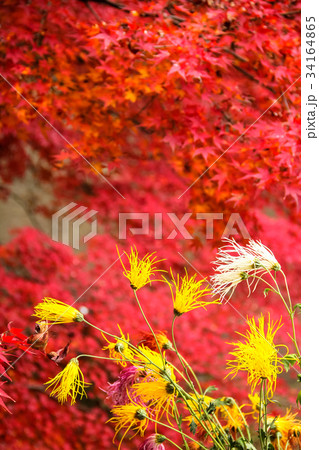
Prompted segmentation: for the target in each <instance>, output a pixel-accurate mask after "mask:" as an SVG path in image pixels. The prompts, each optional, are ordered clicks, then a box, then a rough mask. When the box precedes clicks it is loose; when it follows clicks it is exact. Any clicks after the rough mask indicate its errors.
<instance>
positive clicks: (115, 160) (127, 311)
mask: <svg viewBox="0 0 319 450" xmlns="http://www.w3.org/2000/svg"><path fill="white" fill-rule="evenodd" d="M299 8H300V4H299V2H298V1H290V0H284V1H282V2H272V1H256V2H249V3H248V2H245V1H241V0H234V1H233V2H231V3H229V2H226V1H222V0H216V1H213V0H197V1H196V0H193V1H190V0H172V1H167V0H165V1H164V0H158V1H156V2H155V1H152V0H150V1H137V0H132V1H125V2H121V1H120V0H119V1H118V2H116V1H115V2H111V1H106V0H105V1H102V0H101V1H87V2H85V1H80V0H68V1H63V0H59V1H58V0H51V1H50V2H42V1H41V0H33V1H29V2H25V1H13V0H4V1H3V2H2V3H1V6H0V16H1V28H0V36H1V39H0V58H1V77H2V78H1V91H0V95H1V109H0V116H1V125H0V126H1V128H0V151H1V160H0V175H1V179H2V182H3V183H2V186H1V191H0V194H1V198H2V200H3V201H4V202H5V201H9V200H10V199H12V198H14V199H15V200H17V201H18V202H20V203H21V199H20V198H17V196H16V194H15V190H14V186H15V183H17V181H19V180H20V181H21V183H27V180H29V181H28V186H30V183H31V185H32V190H31V191H32V193H31V194H30V195H26V196H25V197H23V201H22V203H21V206H22V207H23V209H24V211H25V213H26V215H27V216H28V218H29V220H30V222H31V224H32V227H22V228H20V229H19V230H14V235H13V237H12V240H10V241H9V242H3V244H2V245H1V247H0V262H1V265H0V280H1V300H0V301H1V317H0V327H1V328H0V331H1V332H4V331H5V330H6V329H7V325H8V323H9V322H13V323H12V326H14V327H18V328H21V329H23V330H24V333H25V334H26V335H30V334H32V333H33V332H34V326H35V320H34V318H32V317H30V316H31V314H32V312H33V306H34V305H35V304H36V303H38V302H39V301H40V300H41V299H42V298H43V297H44V296H50V297H53V298H57V299H60V300H63V301H65V302H67V303H73V302H74V301H75V300H76V299H78V301H77V304H76V306H77V307H78V308H81V307H85V308H87V309H88V317H89V320H90V321H91V322H93V323H95V324H96V325H98V326H101V327H102V328H105V329H108V330H110V331H111V332H116V330H117V324H120V326H121V328H122V329H123V330H125V331H126V332H129V333H130V336H131V337H132V339H133V340H135V342H137V341H138V339H139V333H140V332H142V331H146V326H145V324H144V322H143V318H142V317H140V316H139V315H138V314H137V309H136V305H135V304H134V301H133V297H132V294H131V290H130V287H129V285H128V283H127V280H126V279H125V278H124V277H123V275H122V269H121V266H120V263H119V262H118V261H117V262H116V263H114V262H115V261H116V260H117V258H118V256H117V252H116V245H118V246H119V248H120V250H126V251H127V250H128V249H129V247H130V245H132V244H135V245H136V246H137V248H138V250H139V251H140V252H141V254H144V253H147V252H153V251H157V252H158V255H159V256H160V257H162V258H166V261H165V262H163V268H165V269H169V267H173V269H174V270H175V271H180V272H182V271H183V267H184V266H186V267H187V268H188V270H189V271H190V272H193V270H194V268H195V270H197V271H198V272H200V273H201V274H202V275H203V276H208V275H210V274H211V273H212V264H211V261H212V260H213V259H214V256H215V254H216V250H217V247H218V246H219V245H220V243H221V237H222V234H223V232H224V229H225V225H226V224H227V221H228V218H229V217H230V215H231V214H232V213H238V214H240V217H241V219H242V220H243V223H244V224H245V226H246V228H247V229H248V231H249V233H250V235H251V237H252V238H253V239H261V240H262V242H263V243H264V244H265V245H267V246H269V247H270V248H271V250H272V251H273V252H274V254H275V256H276V258H277V259H278V261H279V262H280V264H281V265H282V268H283V269H284V270H285V272H286V274H287V277H288V281H289V283H290V287H291V291H292V292H291V293H292V297H293V300H294V302H295V303H297V302H298V301H299V299H300V148H299V146H300V83H299V81H298V80H299V73H300V67H299V66H300V65H299V62H300V55H299V52H300V48H299V47H300V36H299V34H300V16H299ZM243 133H244V134H243ZM207 169H208V170H207ZM203 172H204V175H203V176H201V175H202V174H203ZM30 179H31V182H30ZM194 182H195V183H194ZM110 183H111V184H110ZM192 183H194V184H193V185H192ZM191 185H192V186H191ZM190 186H191V187H190ZM189 187H190V188H189ZM114 188H115V189H114ZM70 202H76V203H78V204H81V205H84V206H86V207H88V208H90V209H94V210H96V211H98V224H99V230H98V235H97V236H95V237H94V238H93V239H91V240H90V241H89V242H88V243H87V244H86V246H85V248H83V249H82V251H80V252H78V251H74V250H72V248H71V247H68V246H66V245H63V244H60V243H57V242H54V241H53V240H52V239H51V232H50V228H48V226H47V225H43V223H44V224H47V223H49V219H50V217H51V215H52V214H53V213H55V212H56V211H57V210H59V209H60V208H62V207H64V206H65V205H67V204H68V203H70ZM121 212H126V213H128V212H139V213H141V212H146V213H149V214H150V223H151V227H150V228H151V232H150V234H149V235H148V236H144V235H133V234H132V233H130V232H128V235H127V239H126V240H123V239H122V240H120V239H119V238H118V225H119V219H118V218H119V213H121ZM168 212H172V213H175V214H176V216H177V217H179V218H181V217H182V216H183V214H184V213H186V212H189V213H192V216H191V218H190V219H189V221H188V222H187V229H188V231H189V232H190V233H191V235H192V236H193V239H184V238H183V236H181V235H180V233H177V236H176V238H175V239H167V237H168V236H169V234H170V232H171V231H172V229H174V227H173V225H172V223H171V222H170V221H169V220H168V219H167V213H168ZM154 213H162V214H163V217H164V228H163V240H159V239H155V237H154V228H153V220H154ZM196 213H222V214H223V215H224V216H223V220H216V221H215V222H214V239H212V240H207V239H206V236H205V226H204V222H203V221H200V220H196V218H195V217H196ZM42 218H47V222H42ZM235 237H236V238H238V239H240V238H241V236H240V234H238V235H236V236H235ZM190 263H191V264H192V265H193V268H192V267H191V266H190ZM246 294H247V292H246V291H245V289H244V288H243V289H238V291H237V292H236V293H235V295H234V296H233V298H232V300H231V302H230V303H228V304H226V305H222V306H217V305H212V306H211V307H210V308H209V310H208V311H207V312H205V311H204V310H203V311H194V312H192V313H190V314H187V315H185V316H183V317H182V318H181V319H180V320H178V327H177V329H176V335H177V341H178V343H179V345H180V349H181V352H182V353H184V355H185V356H186V357H187V358H188V359H189V361H190V362H191V363H192V364H193V367H194V369H195V370H196V371H197V372H198V374H199V377H200V379H201V380H202V382H203V384H204V385H207V386H208V385H210V384H214V385H216V386H217V387H218V389H219V390H218V395H219V396H222V395H233V396H235V397H236V398H238V400H239V401H240V402H243V403H245V402H247V394H248V392H249V389H248V387H247V384H246V379H245V377H244V376H243V377H236V379H235V380H233V381H230V379H229V378H227V379H226V380H225V379H224V377H225V375H226V371H225V361H226V358H227V353H228V351H229V346H228V345H227V344H226V343H225V342H229V341H231V340H234V339H236V335H235V332H236V331H243V330H244V329H245V320H244V319H245V317H246V316H247V315H249V316H251V315H256V314H258V313H260V312H261V311H262V312H266V311H269V312H270V314H271V316H272V317H273V318H274V319H276V318H278V317H280V316H281V315H282V316H283V319H284V322H286V323H285V326H284V327H283V328H282V329H281V330H280V333H278V339H280V340H281V342H283V343H287V342H288V341H289V338H288V336H287V332H289V323H288V317H286V312H285V310H284V309H283V307H282V305H281V303H280V301H279V299H278V298H276V297H275V296H273V295H271V294H269V295H268V296H267V297H266V298H265V297H264V295H263V292H262V289H261V288H257V290H256V292H255V293H254V294H253V295H252V296H251V297H250V298H248V299H247V298H246V297H247V295H246ZM141 299H142V302H143V306H144V307H145V311H146V313H147V315H148V317H149V319H150V320H151V322H152V323H153V325H154V327H155V328H156V329H161V330H169V328H170V323H171V318H172V305H171V298H170V293H169V291H168V289H167V286H165V285H163V284H161V283H154V284H153V285H152V286H150V287H147V288H144V289H143V291H141ZM132 318H134V320H133V319H132ZM297 331H298V333H299V325H298V330H297ZM69 341H70V355H69V356H68V357H67V359H66V361H68V359H69V358H70V357H72V355H76V354H78V353H79V352H81V353H82V352H88V353H91V354H93V353H95V354H102V351H101V346H102V339H101V336H99V335H98V334H97V333H95V332H92V330H91V329H88V328H87V327H86V326H83V325H80V324H75V325H65V326H62V325H57V326H54V327H53V328H52V332H51V337H50V341H49V347H48V351H50V350H57V349H59V348H62V347H63V346H65V345H66V344H67V342H69ZM21 354H22V350H17V351H16V352H15V354H14V355H13V354H11V355H9V356H7V358H8V359H9V360H10V361H11V362H12V361H14V360H15V356H19V355H21ZM64 364H65V361H63V362H62V363H61V364H60V368H61V367H64ZM58 370H59V367H57V365H56V364H55V363H54V362H53V361H50V360H49V359H46V358H45V357H43V355H42V354H41V353H40V352H35V354H30V353H27V354H23V356H22V357H21V359H19V360H18V361H17V362H16V363H15V364H14V367H13V368H11V369H9V371H8V375H9V376H10V377H11V379H12V383H11V382H9V381H8V380H7V381H8V382H7V383H5V384H4V385H2V386H1V388H2V389H3V390H4V391H5V392H6V393H7V395H9V396H10V397H12V398H13V399H14V400H15V403H13V402H12V401H11V400H10V399H6V398H5V397H0V399H1V398H3V400H4V401H5V404H6V406H7V407H8V408H9V409H10V411H11V412H12V414H11V415H10V414H9V413H8V412H7V411H6V410H5V409H4V408H2V409H0V416H1V422H2V425H1V428H0V448H1V449H2V448H3V449H4V448H8V447H10V448H13V449H19V448H23V449H25V450H27V449H31V448H34V447H35V446H36V447H37V448H38V449H47V448H50V449H60V448H64V449H71V448H72V449H74V448H75V449H82V448H85V449H93V448H97V447H98V448H106V449H109V448H113V444H112V443H111V442H112V437H113V430H112V428H111V426H110V425H105V421H106V420H107V419H108V418H109V406H110V405H109V404H108V403H107V402H105V395H104V393H103V392H102V391H101V390H99V387H101V388H105V386H106V383H107V382H108V381H110V382H111V381H113V380H114V379H115V377H116V375H117V374H118V372H119V368H118V367H115V366H114V365H112V364H106V363H105V362H99V361H92V360H89V361H85V362H83V372H84V374H85V377H86V379H87V380H88V381H90V382H92V383H93V385H92V387H91V388H90V389H89V396H88V399H87V400H85V401H83V402H79V403H77V405H76V406H73V407H70V406H68V405H66V406H63V407H62V406H60V405H58V404H57V402H56V401H55V400H54V399H52V398H49V395H48V393H47V392H45V390H44V387H43V383H44V382H45V381H47V380H48V378H49V377H53V376H54V375H55V374H56V373H57V372H58ZM295 378H296V377H295V376H294V374H290V373H289V376H288V375H287V376H282V377H280V379H279V382H278V390H277V395H276V399H277V400H278V401H279V402H281V403H282V404H283V405H284V406H285V405H287V404H288V403H289V402H290V403H292V404H294V402H295V398H296V394H297V390H298V386H297V385H296V383H295ZM2 380H3V381H6V379H5V378H2ZM0 392H1V391H0ZM274 407H277V408H278V406H274ZM114 448H116V446H115V445H114ZM123 448H136V440H134V441H131V442H130V441H125V443H124V445H123Z"/></svg>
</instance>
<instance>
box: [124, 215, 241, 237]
mask: <svg viewBox="0 0 319 450" xmlns="http://www.w3.org/2000/svg"><path fill="white" fill-rule="evenodd" d="M192 216H193V218H195V219H196V220H202V221H204V223H205V230H206V239H207V240H210V239H214V223H215V222H216V220H224V214H223V213H197V214H192V213H185V214H184V215H183V216H182V217H177V215H176V214H175V213H166V214H163V213H154V214H153V215H151V214H149V213H144V212H143V213H120V214H119V239H126V237H127V232H128V230H129V231H130V233H132V234H133V235H144V236H153V237H154V239H175V238H176V237H177V236H178V237H180V236H182V237H183V238H184V239H194V236H192V234H191V233H190V232H189V231H188V229H187V228H186V223H187V222H188V220H189V219H190V218H191V217H192ZM164 221H165V222H166V224H167V222H168V223H169V225H170V226H169V228H170V230H169V233H168V234H167V233H164V232H163V222H164ZM129 222H131V223H130V224H129ZM165 234H166V235H165ZM236 234H241V235H242V237H243V238H244V239H250V235H249V232H248V230H247V228H246V226H245V224H244V222H243V220H242V218H241V217H240V215H239V214H238V213H232V214H231V215H230V217H229V219H228V221H227V223H225V227H224V232H223V235H222V237H223V238H224V237H230V236H232V235H236Z"/></svg>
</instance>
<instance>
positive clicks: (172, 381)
mask: <svg viewBox="0 0 319 450" xmlns="http://www.w3.org/2000/svg"><path fill="white" fill-rule="evenodd" d="M84 322H85V323H86V324H87V325H89V326H91V327H93V328H95V329H97V330H98V331H100V332H102V333H105V334H106V335H108V336H110V337H112V338H114V339H117V340H121V341H123V342H125V343H127V344H128V345H129V346H130V347H132V348H134V349H135V350H136V351H137V352H138V353H140V354H141V355H143V357H145V358H147V357H146V355H144V354H143V353H142V352H141V351H140V350H138V349H137V348H136V347H135V346H134V345H133V344H131V343H129V342H127V341H126V340H125V339H122V338H119V337H118V336H115V335H113V334H111V333H108V332H107V331H105V330H102V329H101V328H99V327H97V326H96V325H93V324H92V323H90V322H88V321H87V320H86V319H84ZM91 357H93V356H91ZM98 358H101V359H105V358H104V357H102V356H101V357H98ZM147 359H148V360H149V362H151V363H152V364H153V365H154V366H155V367H157V368H158V369H159V370H160V371H161V370H162V368H161V367H158V366H157V365H156V364H154V363H153V362H152V361H151V360H150V359H149V358H147ZM125 360H126V361H128V362H131V360H129V359H128V358H126V359H125ZM138 362H139V363H141V362H140V361H138ZM150 370H153V369H152V368H150ZM153 372H154V370H153ZM168 378H169V381H170V382H171V383H172V384H173V385H174V386H175V389H176V390H177V391H179V392H180V391H181V387H180V386H178V385H177V384H176V383H175V381H174V380H173V379H172V378H171V377H169V376H168ZM183 394H184V395H188V396H189V394H187V393H186V392H185V391H184V390H183ZM182 396H183V395H182ZM189 397H190V396H189ZM183 398H184V401H185V403H186V404H187V405H188V407H189V409H190V411H191V406H190V405H189V403H188V402H187V399H186V398H185V396H184V397H183ZM190 398H191V399H192V400H194V399H193V398H192V397H190ZM192 415H194V417H196V414H195V413H194V411H193V413H192ZM198 420H199V422H200V423H201V421H200V418H198ZM201 425H202V426H203V428H204V429H205V430H206V431H207V432H208V434H209V435H210V436H211V438H212V439H213V441H214V442H215V440H214V437H213V436H212V435H211V433H210V432H209V430H207V428H206V427H205V425H204V424H203V423H201ZM195 442H196V441H195ZM220 448H221V449H222V450H223V448H222V447H220Z"/></svg>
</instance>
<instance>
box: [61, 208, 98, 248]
mask: <svg viewBox="0 0 319 450" xmlns="http://www.w3.org/2000/svg"><path fill="white" fill-rule="evenodd" d="M85 211H87V212H85ZM83 213H84V214H83ZM96 214H98V211H95V210H94V209H91V210H88V208H86V207H85V206H78V204H77V203H74V202H72V203H69V204H68V205H67V206H65V207H64V208H61V209H60V210H59V211H57V212H56V213H55V214H53V216H52V239H53V240H54V241H56V242H61V243H62V244H64V245H69V246H71V247H72V248H75V249H77V250H79V248H80V243H81V241H82V239H83V243H84V244H85V243H86V242H88V241H89V240H90V239H92V238H93V237H94V236H95V235H96V233H97V220H96V217H94V216H96ZM85 223H87V224H90V231H89V232H86V230H85V232H86V234H84V235H82V234H83V233H81V225H82V224H85ZM83 228H84V227H83Z"/></svg>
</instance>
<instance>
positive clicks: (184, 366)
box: [172, 316, 199, 395]
mask: <svg viewBox="0 0 319 450" xmlns="http://www.w3.org/2000/svg"><path fill="white" fill-rule="evenodd" d="M176 317H177V316H174V319H173V321H172V341H173V346H174V349H175V353H176V355H177V356H178V359H179V361H180V363H181V365H182V367H183V369H184V370H185V374H186V376H187V378H188V381H189V383H188V384H189V386H190V388H191V389H192V390H193V391H194V393H195V395H196V391H195V388H194V384H193V382H192V380H191V378H190V376H189V374H188V370H187V367H186V364H184V362H183V359H182V357H181V355H180V354H179V351H178V350H177V346H176V342H175V334H174V325H175V320H176ZM188 367H190V366H188ZM197 383H198V384H199V381H198V380H197Z"/></svg>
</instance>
